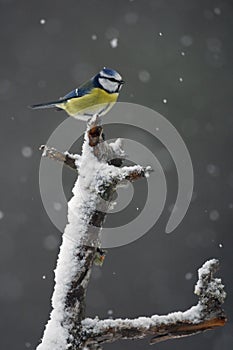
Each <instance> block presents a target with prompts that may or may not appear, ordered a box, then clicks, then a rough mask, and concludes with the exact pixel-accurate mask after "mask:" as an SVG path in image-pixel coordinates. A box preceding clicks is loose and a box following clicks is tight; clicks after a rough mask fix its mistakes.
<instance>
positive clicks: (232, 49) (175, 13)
mask: <svg viewBox="0 0 233 350" xmlns="http://www.w3.org/2000/svg"><path fill="white" fill-rule="evenodd" d="M0 6H1V7H0V8H1V11H0V16H1V20H0V26H1V30H0V37H1V66H0V101H1V128H0V142H1V147H0V151H1V165H2V166H1V173H0V177H1V181H0V183H1V186H0V198H1V201H0V304H1V316H0V331H1V336H0V348H1V349H15V350H16V349H17V350H24V349H27V348H29V349H34V348H35V346H36V345H37V344H38V342H39V340H40V338H41V336H42V332H43V329H44V325H45V324H46V322H47V319H48V316H49V312H50V296H51V293H52V290H53V277H54V275H53V270H54V268H55V264H56V258H57V253H58V248H59V244H60V241H61V234H60V232H58V231H57V229H56V228H55V227H54V226H53V224H52V223H51V222H50V220H49V218H48V217H47V215H46V213H45V211H44V208H43V205H42V202H41V198H40V193H39V185H38V169H39V163H40V157H41V154H40V152H39V151H38V147H39V146H40V145H41V144H43V143H45V142H46V140H47V139H48V137H49V136H50V134H51V133H52V131H53V130H54V129H55V128H56V127H57V126H58V125H59V124H60V123H61V122H62V121H63V120H64V118H66V115H65V113H63V112H60V113H56V112H55V111H52V110H48V111H41V112H38V111H32V110H29V109H28V108H27V105H29V104H32V103H37V102H42V101H49V100H53V99H54V98H57V97H60V96H62V95H64V94H65V93H66V92H68V91H70V90H72V89H73V88H75V87H76V86H78V85H79V84H80V83H81V82H83V81H85V80H87V79H89V77H91V76H92V75H94V74H95V73H96V72H98V70H99V69H100V68H102V67H103V66H108V67H112V68H115V69H117V70H119V72H121V73H122V75H123V77H124V80H125V81H126V82H127V84H125V86H124V88H123V89H122V93H121V96H120V101H126V102H134V103H138V104H142V105H145V106H148V107H150V108H153V109H155V110H156V111H158V112H159V113H161V114H162V115H164V116H165V117H166V118H168V120H170V121H171V122H172V123H173V125H174V126H175V127H176V128H177V130H178V131H179V132H180V134H181V136H182V137H183V139H184V141H185V142H186V145H187V147H188V149H189V151H190V154H191V158H192V161H193V166H194V175H195V188H194V196H193V201H192V203H191V206H190V208H189V210H188V213H187V215H186V216H185V218H184V220H183V221H182V223H181V224H180V225H179V226H178V228H177V229H176V230H175V231H174V232H173V233H171V234H169V235H167V234H165V233H164V231H165V226H166V223H167V220H168V217H169V214H170V212H169V209H170V207H171V204H172V203H174V200H175V197H176V193H177V175H176V170H175V166H174V164H172V160H171V159H170V158H169V154H168V152H167V151H166V150H163V149H162V148H161V145H160V144H158V142H157V140H156V139H153V138H150V136H149V135H141V134H140V133H138V132H135V130H126V131H125V135H119V134H116V132H115V130H113V128H111V127H108V128H106V130H105V133H106V136H107V137H121V136H125V137H126V136H127V137H129V136H131V137H132V138H133V137H137V138H138V139H140V137H141V139H146V140H147V143H148V142H149V143H150V147H151V149H153V152H154V154H156V155H158V158H159V157H160V158H159V159H160V160H161V164H163V165H164V168H165V171H166V176H167V181H168V197H167V201H166V206H165V209H164V211H163V214H162V216H161V217H160V219H159V221H158V222H157V223H156V224H155V226H154V227H153V229H151V230H150V232H148V233H147V234H146V235H144V236H143V237H142V238H141V239H139V240H137V241H136V242H134V243H132V244H129V245H127V246H124V247H120V248H115V249H109V252H108V255H107V258H106V261H105V263H104V266H103V267H102V268H101V269H99V268H95V269H94V273H93V276H92V280H91V283H90V286H89V291H88V299H87V315H89V316H95V315H98V316H99V317H101V318H104V317H108V316H112V317H136V316H138V315H151V314H153V313H159V314H165V313H167V312H171V311H175V310H184V309H186V308H188V307H189V306H191V305H192V304H194V303H195V302H196V298H195V296H194V295H193V288H194V284H195V282H196V278H197V276H196V272H197V268H199V267H200V266H201V265H202V263H203V262H204V261H205V260H207V259H209V258H211V257H217V258H219V259H220V261H221V271H220V272H219V274H220V275H221V276H222V278H223V281H224V283H225V285H226V289H227V292H228V298H227V300H226V303H225V310H226V312H227V314H228V318H229V322H228V324H227V326H226V327H224V328H222V329H218V330H215V331H212V332H207V333H205V334H201V335H198V336H195V337H190V338H185V339H181V340H174V341H170V342H165V343H162V344H159V345H157V349H160V350H162V349H166V350H168V349H169V350H174V349H179V350H184V349H185V350H188V349H189V350H194V349H196V348H197V347H200V348H205V349H206V350H218V349H219V348H221V349H222V350H229V349H231V348H232V345H233V320H232V307H233V301H232V292H233V274H232V263H233V254H232V245H233V237H232V221H233V219H232V212H233V197H232V195H233V163H232V146H233V139H232V127H233V115H232V107H233V99H232V91H233V90H232V89H233V79H232V78H233V68H232V55H233V44H232V32H233V29H232V23H233V3H232V1H230V0H228V1H227V0H225V1H221V0H204V1H201V0H146V1H145V0H143V1H142V0H135V1H127V0H124V1H123V0H120V1H113V0H102V1H100V0H99V1H95V0H85V1H84V0H79V1H78V0H67V1H54V0H50V1H45V0H40V1H36V0H21V1H16V0H0ZM116 38H117V39H118V41H117V46H116V45H114V44H116V40H113V41H112V39H116ZM114 46H116V47H114ZM106 118H107V117H106ZM145 122H146V121H145ZM79 125H80V127H83V124H82V123H81V122H77V127H79ZM148 140H149V141H148ZM80 144H81V142H79V144H78V145H77V151H80ZM141 163H142V164H143V159H142V162H141ZM168 164H170V165H169V166H166V165H168ZM74 179H75V178H74V174H71V171H69V170H67V169H66V170H64V187H65V189H66V191H67V196H70V190H71V188H72V184H73V181H74ZM135 189H136V194H135V196H134V199H133V203H131V206H130V208H129V209H128V210H127V208H126V209H125V211H124V212H122V213H119V217H118V221H119V222H120V220H123V218H127V217H128V215H133V214H132V211H133V209H132V208H134V212H135V210H136V207H140V206H142V205H143V203H142V202H143V200H144V192H145V189H146V182H143V181H142V182H141V183H139V182H138V183H137V184H136V185H135ZM54 210H56V211H58V212H59V210H60V207H59V203H54ZM130 211H131V212H130ZM115 215H116V214H115ZM109 220H110V217H109ZM120 347H124V348H125V349H129V350H130V349H149V345H148V342H147V341H146V340H145V341H136V342H131V341H124V342H122V343H119V342H118V343H115V344H109V345H106V346H105V349H119V348H120Z"/></svg>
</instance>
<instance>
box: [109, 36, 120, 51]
mask: <svg viewBox="0 0 233 350" xmlns="http://www.w3.org/2000/svg"><path fill="white" fill-rule="evenodd" d="M110 45H111V47H112V48H113V49H115V48H116V47H117V46H118V38H113V39H112V40H111V41H110Z"/></svg>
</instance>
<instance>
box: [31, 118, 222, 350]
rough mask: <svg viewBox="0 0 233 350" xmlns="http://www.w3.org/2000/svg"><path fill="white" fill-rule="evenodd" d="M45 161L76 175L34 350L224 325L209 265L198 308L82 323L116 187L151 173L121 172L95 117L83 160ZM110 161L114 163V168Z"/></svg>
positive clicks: (48, 151)
mask: <svg viewBox="0 0 233 350" xmlns="http://www.w3.org/2000/svg"><path fill="white" fill-rule="evenodd" d="M41 149H42V150H43V156H45V157H48V158H50V159H53V160H57V161H60V162H62V163H64V164H65V165H67V166H69V167H70V168H72V169H73V170H76V171H77V172H78V178H77V181H76V183H75V185H74V188H73V197H72V199H71V200H70V202H69V204H68V224H67V226H66V228H65V231H64V234H63V241H62V245H61V248H60V253H59V257H58V261H57V267H56V270H55V287H54V293H53V297H52V307H53V310H52V312H51V315H50V320H49V322H48V324H47V326H46V329H45V332H44V335H43V339H42V342H41V344H40V345H39V346H38V347H37V350H66V349H69V350H79V349H82V348H83V347H88V348H89V349H96V348H98V347H99V345H100V344H102V343H106V342H113V341H116V340H118V339H140V338H144V337H146V336H153V338H152V340H151V343H157V342H159V341H163V340H167V339H172V338H176V337H183V336H188V335H191V334H196V333H198V332H201V331H204V330H207V329H213V328H215V327H218V326H222V325H224V323H225V322H226V317H225V315H224V313H223V310H222V309H221V305H222V303H223V301H224V298H225V292H224V290H223V285H222V284H221V280H220V279H216V278H214V277H213V273H214V272H215V271H216V269H217V267H218V261H217V260H211V261H209V262H207V263H206V264H204V266H203V267H202V269H200V270H199V280H198V283H197V285H196V289H195V293H196V294H197V295H198V296H199V302H198V304H197V305H196V306H194V307H192V308H191V309H189V310H187V311H185V312H176V313H172V314H169V315H167V316H156V315H154V316H152V317H142V318H137V319H134V320H128V319H126V320H121V319H117V320H103V321H100V320H99V319H94V320H92V319H85V320H84V317H85V299H86V291H87V286H88V282H89V279H90V275H91V270H92V266H93V264H94V263H95V262H96V261H98V264H99V263H101V262H102V260H103V257H104V252H103V251H101V250H100V249H99V248H100V247H99V245H100V242H99V235H100V230H101V227H102V225H103V222H104V220H105V217H106V213H107V210H108V207H109V204H110V201H111V199H112V197H113V194H114V192H115V190H116V187H117V185H118V184H122V183H124V182H125V181H134V180H137V179H140V178H142V177H145V176H149V173H150V171H151V168H150V167H142V166H140V165H134V166H130V167H127V166H124V167H122V168H120V167H119V166H121V165H122V159H123V158H124V156H125V155H124V151H123V150H122V147H121V142H120V140H119V139H118V140H116V141H115V142H114V143H110V144H108V143H107V142H105V141H104V137H103V128H102V126H101V123H100V119H99V118H98V117H93V118H92V120H91V121H90V123H89V124H88V127H87V130H86V133H85V137H84V143H83V147H82V154H81V155H72V154H70V153H68V152H66V153H61V152H59V151H57V150H55V149H54V148H49V147H47V146H42V148H41ZM112 160H117V161H116V162H115V164H114V162H112Z"/></svg>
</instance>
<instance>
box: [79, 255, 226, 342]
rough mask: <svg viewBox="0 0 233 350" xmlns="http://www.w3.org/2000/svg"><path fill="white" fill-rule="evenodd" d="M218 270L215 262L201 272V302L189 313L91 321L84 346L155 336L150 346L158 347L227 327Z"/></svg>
mask: <svg viewBox="0 0 233 350" xmlns="http://www.w3.org/2000/svg"><path fill="white" fill-rule="evenodd" d="M218 266H219V263H218V261H217V260H216V259H212V260H210V261H207V262H206V263H205V264H204V265H203V266H202V268H200V269H199V280H198V282H197V284H196V287H195V294H197V295H198V296H199V302H198V304H197V305H195V306H193V307H191V308H190V309H188V310H187V311H184V312H181V311H178V312H173V313H170V314H168V315H166V316H158V315H153V316H151V317H139V318H136V319H133V320H131V319H115V320H112V319H107V320H99V319H98V318H95V319H89V318H87V319H85V320H84V321H83V322H82V326H83V342H84V345H85V346H89V345H96V344H99V345H101V344H103V343H109V342H114V341H116V340H119V339H142V338H145V337H148V336H150V337H151V336H152V339H151V341H150V343H151V344H154V343H158V342H161V341H164V340H168V339H173V338H178V337H185V336H190V335H194V334H197V333H200V332H203V331H206V330H210V329H213V328H215V327H219V326H223V325H224V324H225V322H226V317H225V314H224V312H223V310H222V309H221V305H222V304H223V302H224V299H225V297H226V293H225V292H224V286H223V285H222V283H221V280H220V279H219V278H214V276H213V273H214V272H216V270H217V268H218Z"/></svg>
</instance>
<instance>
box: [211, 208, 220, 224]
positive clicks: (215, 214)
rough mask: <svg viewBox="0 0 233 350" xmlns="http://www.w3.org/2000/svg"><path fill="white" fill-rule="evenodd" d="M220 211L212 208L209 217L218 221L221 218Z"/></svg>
mask: <svg viewBox="0 0 233 350" xmlns="http://www.w3.org/2000/svg"><path fill="white" fill-rule="evenodd" d="M219 216H220V215H219V212H218V211H217V210H212V211H211V212H210V214H209V218H210V220H211V221H217V220H218V219H219Z"/></svg>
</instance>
